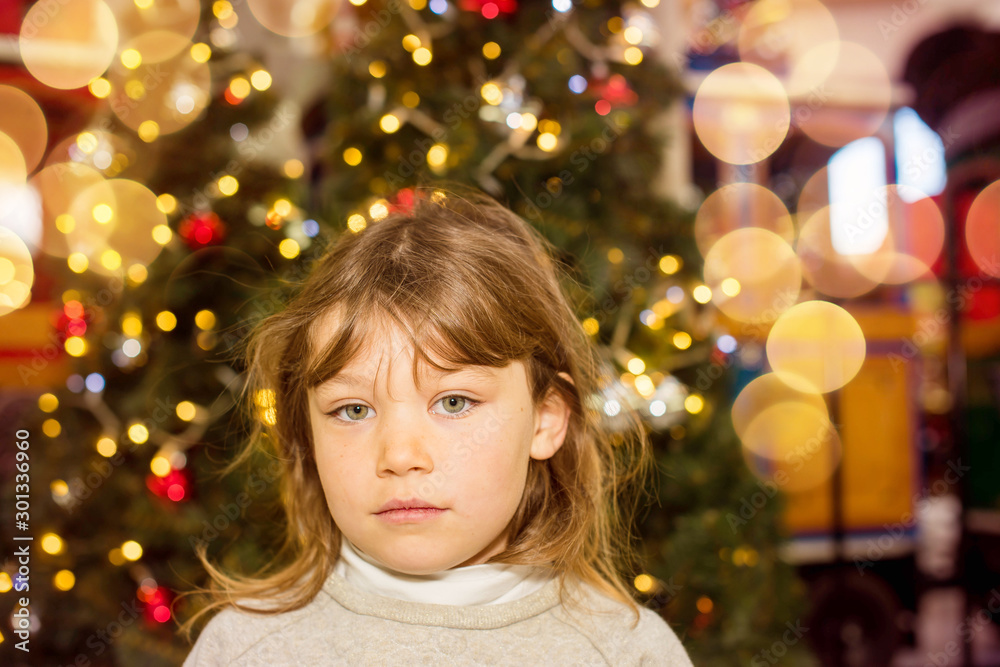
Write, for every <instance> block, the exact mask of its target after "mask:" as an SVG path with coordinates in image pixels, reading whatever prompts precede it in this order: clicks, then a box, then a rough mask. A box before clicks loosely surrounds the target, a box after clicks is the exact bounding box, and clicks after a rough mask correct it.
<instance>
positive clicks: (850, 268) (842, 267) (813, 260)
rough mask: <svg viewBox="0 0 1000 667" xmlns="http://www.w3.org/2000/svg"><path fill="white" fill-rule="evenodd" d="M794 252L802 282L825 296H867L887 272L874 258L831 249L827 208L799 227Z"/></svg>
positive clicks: (885, 267)
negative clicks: (804, 280)
mask: <svg viewBox="0 0 1000 667" xmlns="http://www.w3.org/2000/svg"><path fill="white" fill-rule="evenodd" d="M795 251H796V253H797V254H798V257H799V261H800V263H801V266H802V275H803V276H804V277H805V279H806V281H808V282H809V284H810V285H812V286H813V287H814V288H815V289H817V290H818V291H820V292H822V293H823V294H826V295H827V296H833V297H839V298H844V299H849V298H853V297H856V296H861V295H862V294H867V293H868V292H870V291H872V290H873V289H875V288H876V287H878V285H879V283H880V282H881V277H884V275H885V273H886V271H887V270H888V266H887V264H886V262H884V261H882V260H881V258H880V257H878V256H875V255H871V254H869V255H842V254H840V253H839V252H837V251H836V250H835V249H834V247H833V240H832V236H831V233H830V207H829V206H822V207H820V208H819V210H817V211H816V212H815V213H813V214H812V215H811V216H810V217H809V218H808V219H807V220H806V222H805V224H803V225H802V227H801V228H800V229H799V238H798V242H797V243H796V246H795ZM880 272H881V274H880Z"/></svg>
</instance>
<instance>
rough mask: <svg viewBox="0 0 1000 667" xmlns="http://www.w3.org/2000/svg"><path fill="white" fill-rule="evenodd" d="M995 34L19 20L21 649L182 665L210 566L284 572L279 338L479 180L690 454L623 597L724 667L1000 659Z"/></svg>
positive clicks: (708, 16)
mask: <svg viewBox="0 0 1000 667" xmlns="http://www.w3.org/2000/svg"><path fill="white" fill-rule="evenodd" d="M998 29H1000V2H997V1H996V0H986V1H984V0H949V1H945V0H893V1H890V0H869V1H862V0H826V1H825V2H821V1H820V0H753V1H741V0H642V1H641V2H640V1H626V2H617V1H614V0H551V1H545V2H543V1H541V0H537V1H529V0H429V1H428V0H390V1H388V2H383V1H382V0H350V1H348V0H216V1H214V2H212V1H208V0H201V1H199V0H72V1H70V0H41V1H40V2H36V3H32V2H28V1H26V0H5V1H4V3H3V4H2V5H0V385H2V390H0V415H2V417H0V424H3V427H2V428H3V434H2V438H3V443H4V445H3V447H0V482H2V494H3V501H4V502H3V505H2V507H3V512H2V518H0V542H2V554H3V561H2V571H0V618H2V620H0V661H2V662H3V663H4V664H10V665H55V664H65V665H69V664H73V665H179V664H180V663H181V662H182V661H183V659H184V657H185V655H186V654H187V652H188V650H189V645H188V644H186V643H185V642H184V641H183V640H182V639H180V638H179V637H178V636H177V625H178V623H179V622H182V621H184V620H185V619H186V618H188V617H190V615H191V614H193V613H194V612H195V611H197V609H198V608H199V607H198V605H199V604H201V603H200V602H199V601H198V600H197V599H193V598H178V597H177V595H178V594H179V593H180V592H182V591H184V590H187V589H190V588H191V587H192V586H194V585H197V584H203V583H205V576H204V573H203V571H202V569H201V567H200V565H199V564H198V562H197V559H196V558H195V557H194V548H195V547H196V546H198V545H204V546H206V547H207V549H208V552H209V554H210V556H211V557H212V558H214V559H216V561H217V562H220V563H222V564H223V565H224V566H225V567H228V568H231V569H237V570H242V571H244V572H250V571H253V570H256V569H258V568H260V567H262V566H264V565H267V564H268V563H270V562H271V561H272V560H273V559H274V558H275V557H276V556H275V553H274V550H273V548H272V546H271V544H272V541H273V540H274V538H275V537H276V535H277V529H278V528H279V527H280V525H281V522H282V521H283V516H282V514H281V512H280V511H279V510H278V509H277V508H276V507H275V505H274V501H275V500H276V496H277V494H276V490H275V481H276V478H275V476H274V474H273V469H272V468H270V467H269V466H267V465H265V463H266V462H264V461H258V463H259V464H261V465H260V467H259V468H257V469H256V470H254V471H249V470H248V471H245V472H241V473H234V474H230V475H226V476H222V475H220V473H219V471H220V469H221V467H222V466H223V465H225V463H226V462H227V461H228V460H229V459H230V457H231V456H232V455H233V453H234V452H235V450H236V448H237V447H238V446H239V445H240V443H241V442H242V439H243V437H244V433H245V432H246V429H247V426H248V425H249V424H250V422H251V421H252V420H254V419H260V420H265V421H267V420H272V419H274V404H273V396H269V395H267V394H260V395H257V396H255V397H253V398H254V399H255V404H256V408H257V409H256V412H255V413H254V414H242V413H241V412H240V411H239V410H238V409H236V408H235V407H234V406H235V401H236V399H237V398H238V396H239V392H240V389H241V383H242V379H243V375H242V372H243V366H242V364H241V362H240V360H239V358H238V356H237V354H236V353H237V351H238V348H239V344H240V342H241V341H242V340H243V338H244V337H245V335H246V333H247V332H248V331H249V330H250V328H251V327H252V326H253V325H254V323H255V322H257V321H259V320H260V319H261V318H263V317H266V316H267V315H268V314H270V313H273V312H276V311H277V310H280V309H281V307H282V304H283V303H284V302H285V300H286V299H287V297H288V295H289V294H290V293H291V292H292V290H293V289H294V286H295V284H296V283H297V282H298V281H300V280H302V279H303V277H304V276H305V275H307V274H308V271H309V267H310V265H311V263H312V261H313V260H314V259H315V258H316V257H317V256H318V255H319V254H320V253H321V252H322V250H323V248H325V247H326V246H327V245H328V244H329V243H331V242H332V241H335V240H336V239H337V238H339V237H341V236H343V235H351V234H359V233H364V229H365V228H366V227H367V226H368V225H377V224H378V221H379V220H380V219H381V218H383V217H385V216H386V215H387V214H388V213H389V212H390V211H392V210H394V209H396V208H398V207H403V208H405V207H406V206H407V205H408V204H409V202H411V201H412V198H413V196H414V193H413V190H412V189H410V188H412V186H414V185H416V184H418V183H421V182H425V181H427V180H428V179H436V178H442V179H449V180H452V181H459V182H464V183H469V184H472V185H475V186H476V187H479V188H482V189H484V190H485V191H487V192H489V193H490V194H492V195H494V196H495V197H497V198H498V199H499V200H501V201H503V202H504V203H506V204H507V205H509V206H510V207H511V208H513V209H514V210H515V211H517V212H518V213H519V214H521V215H522V216H524V217H525V218H526V219H528V220H529V221H531V222H532V223H533V224H534V225H536V226H537V227H538V228H539V229H540V230H541V231H542V232H543V233H544V234H545V235H546V236H547V237H548V238H549V239H550V240H551V241H552V242H553V243H554V245H555V246H556V247H557V248H558V252H559V254H560V259H561V260H562V261H563V263H564V264H565V266H566V268H567V269H568V270H569V271H570V273H571V275H572V277H573V278H574V282H573V284H571V285H569V284H568V285H567V289H569V290H570V291H571V293H572V296H573V298H574V299H575V300H576V303H577V304H579V317H580V320H581V322H582V323H583V326H584V327H585V329H586V330H587V332H588V333H589V334H590V335H591V336H592V337H593V339H594V341H595V343H596V344H597V345H599V346H600V350H601V352H602V355H603V356H604V359H605V360H606V363H607V368H608V371H609V374H610V377H611V378H612V380H613V382H609V384H608V386H607V387H606V388H605V390H604V391H603V392H602V393H601V394H599V395H595V396H592V397H590V398H591V401H590V407H591V409H593V410H596V411H598V412H600V413H602V415H603V416H604V417H605V418H606V419H608V420H609V421H610V422H611V423H614V421H615V418H616V416H617V415H619V414H620V413H621V411H622V410H623V408H625V407H626V405H625V404H627V405H628V406H631V407H632V408H635V409H637V410H639V411H640V413H641V414H642V416H643V418H644V420H645V422H646V424H647V425H648V427H649V432H650V434H651V437H652V440H653V445H654V447H655V451H656V456H657V460H658V479H657V480H656V482H655V484H654V485H653V486H652V487H651V488H650V493H651V495H652V497H653V502H652V504H651V506H650V509H649V511H648V512H647V513H646V514H645V515H644V517H643V522H642V525H641V527H640V528H641V538H642V539H641V541H640V543H639V544H640V548H641V556H642V559H641V561H639V562H636V563H635V564H634V568H633V570H632V571H629V572H626V573H625V574H626V576H627V577H628V578H629V580H630V581H632V582H633V584H634V587H635V589H636V593H637V595H638V596H640V597H641V598H642V600H643V601H644V602H645V603H646V604H648V605H649V606H651V607H653V608H655V609H657V610H659V612H660V613H661V614H662V615H663V617H664V618H665V619H666V620H667V621H668V622H669V623H670V624H671V626H672V627H673V628H674V629H675V630H676V631H677V633H678V635H679V636H680V637H681V638H682V640H683V641H684V643H685V645H686V646H687V648H688V650H689V651H690V653H691V655H692V657H693V659H694V662H695V664H696V665H737V664H740V665H751V666H753V667H758V666H763V665H778V664H780V665H845V666H846V665H852V666H854V665H857V666H867V665H875V666H885V665H892V666H908V665H913V666H918V665H919V666H924V665H936V666H940V665H1000V628H998V622H1000V615H998V612H1000V281H998V278H1000V114H997V113H996V111H995V109H996V108H997V106H998V105H1000V38H998V34H997V32H996V31H997V30H998ZM19 475H20V477H18V476H19ZM19 485H27V486H19ZM22 512H23V514H22ZM26 538H31V539H26ZM25 546H27V547H28V549H29V553H30V558H29V559H27V560H28V563H27V564H25V562H24V560H25V559H24V557H23V554H24V549H25ZM25 602H27V607H26V608H25V607H24V603H25ZM24 649H30V652H26V651H25V650H24Z"/></svg>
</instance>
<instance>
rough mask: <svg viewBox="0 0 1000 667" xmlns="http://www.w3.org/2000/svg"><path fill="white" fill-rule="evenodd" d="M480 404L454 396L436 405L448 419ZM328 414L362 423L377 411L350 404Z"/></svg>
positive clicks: (465, 413)
mask: <svg viewBox="0 0 1000 667" xmlns="http://www.w3.org/2000/svg"><path fill="white" fill-rule="evenodd" d="M480 403H481V401H477V400H474V399H471V398H469V397H467V396H461V395H459V394H453V395H451V396H445V397H444V398H442V399H441V400H439V401H438V402H437V403H435V405H438V404H441V406H442V408H443V411H442V412H439V413H437V414H442V415H444V416H446V417H461V416H464V415H467V414H468V413H470V412H472V411H473V410H474V409H475V408H476V406H478V405H479V404H480ZM341 413H343V414H344V417H340V416H339V415H340V414H341ZM328 414H330V415H333V416H335V417H337V418H338V419H340V420H341V421H349V422H361V421H365V420H366V418H368V417H369V415H374V414H375V411H374V410H372V409H371V408H370V407H368V406H367V405H362V404H360V403H350V404H348V405H342V406H340V407H339V408H337V409H335V410H333V411H332V412H330V413H328Z"/></svg>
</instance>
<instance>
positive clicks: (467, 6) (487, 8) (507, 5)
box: [458, 0, 517, 19]
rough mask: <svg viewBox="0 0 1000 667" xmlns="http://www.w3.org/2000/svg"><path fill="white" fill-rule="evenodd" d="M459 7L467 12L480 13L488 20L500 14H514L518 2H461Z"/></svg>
mask: <svg viewBox="0 0 1000 667" xmlns="http://www.w3.org/2000/svg"><path fill="white" fill-rule="evenodd" d="M458 6H459V7H461V8H462V9H463V10H464V11H467V12H479V13H480V14H482V15H483V16H485V17H486V18H488V19H492V18H496V17H497V15H498V14H513V13H514V12H516V11H517V0H461V2H459V5H458Z"/></svg>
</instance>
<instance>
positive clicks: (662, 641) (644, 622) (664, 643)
mask: <svg viewBox="0 0 1000 667" xmlns="http://www.w3.org/2000/svg"><path fill="white" fill-rule="evenodd" d="M639 613H640V617H639V625H638V626H637V627H636V629H635V630H634V631H633V632H632V633H631V636H630V637H629V641H630V643H631V647H630V648H631V650H633V651H634V652H635V658H636V660H637V662H638V664H640V665H664V666H665V667H666V666H669V667H693V665H692V664H691V658H690V657H689V656H688V654H687V651H686V650H685V649H684V646H683V644H681V641H680V639H678V637H677V634H676V633H675V632H674V631H673V629H671V627H670V626H669V625H667V622H666V621H664V620H663V618H662V617H661V616H660V615H659V614H657V613H656V612H654V611H653V610H651V609H641V610H640V611H639Z"/></svg>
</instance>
